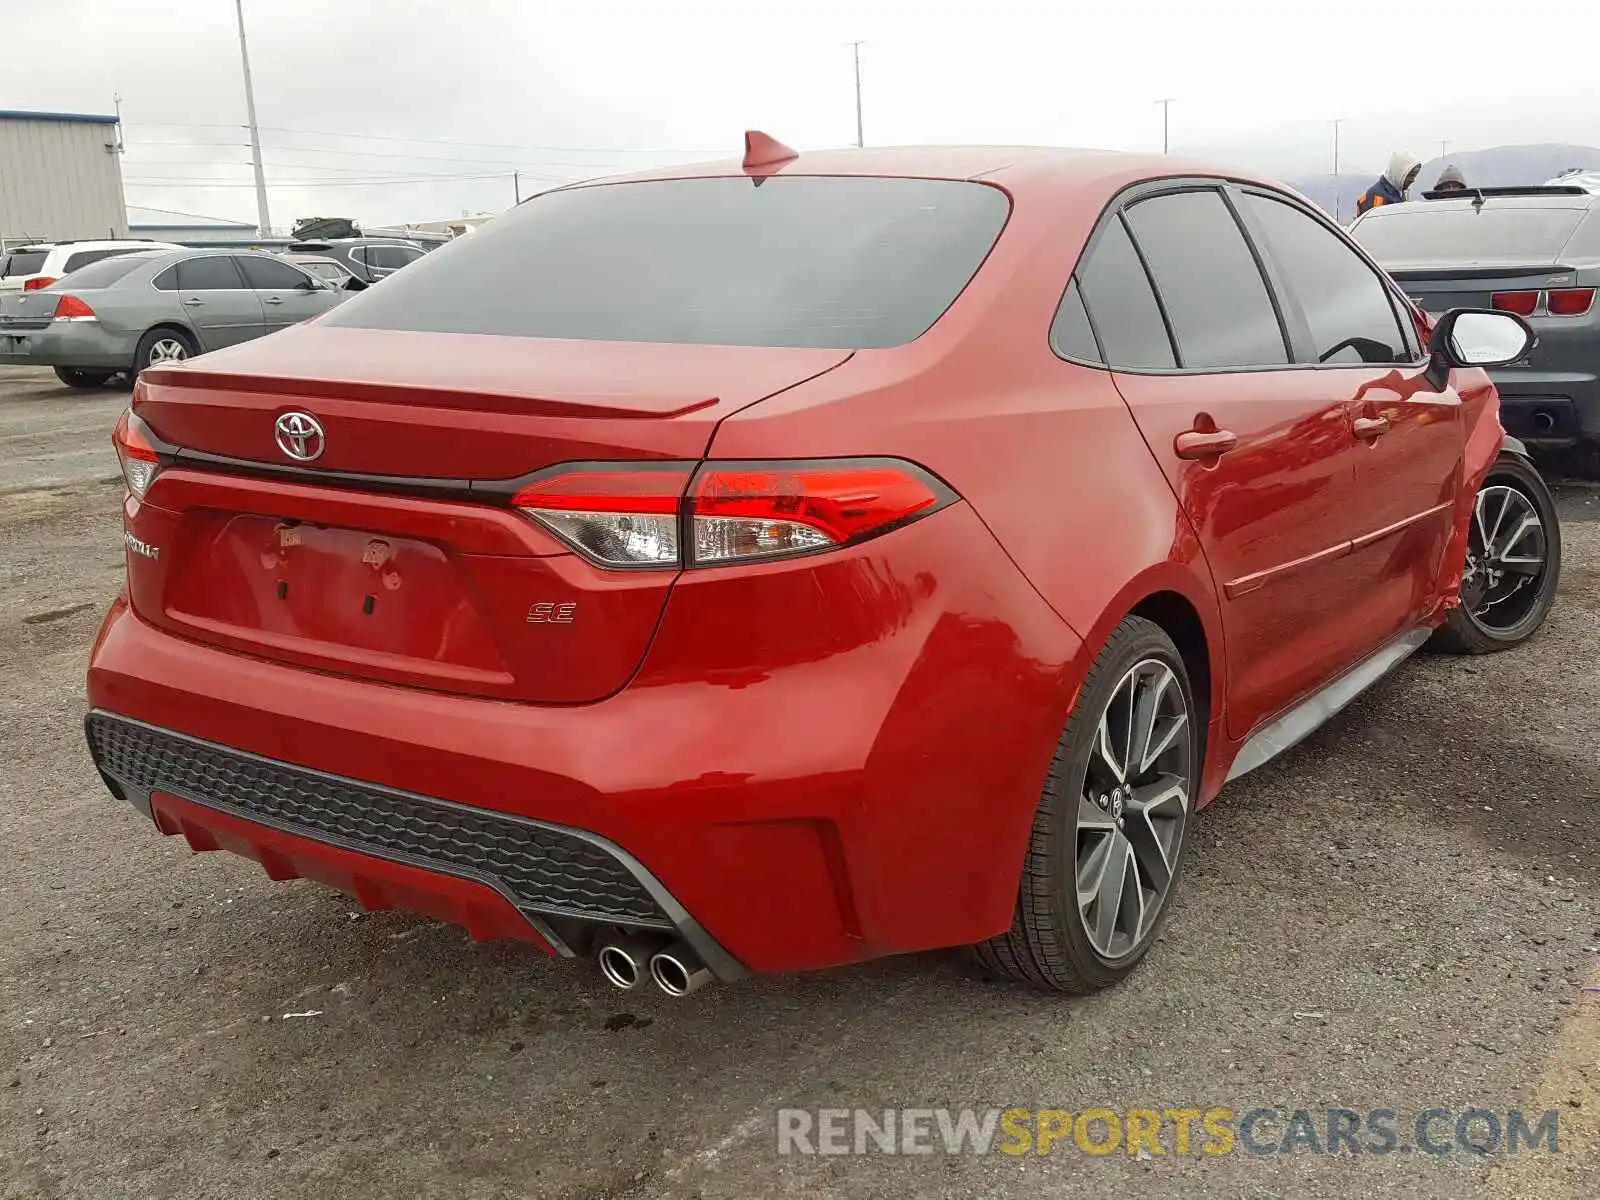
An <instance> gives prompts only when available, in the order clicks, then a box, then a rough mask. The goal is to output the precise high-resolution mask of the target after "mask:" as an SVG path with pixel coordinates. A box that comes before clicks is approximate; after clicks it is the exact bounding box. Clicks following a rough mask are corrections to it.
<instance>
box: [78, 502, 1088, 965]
mask: <svg viewBox="0 0 1600 1200" xmlns="http://www.w3.org/2000/svg"><path fill="white" fill-rule="evenodd" d="M817 561H818V562H821V561H824V560H817ZM825 561H826V563H827V566H826V569H825V570H823V569H819V568H817V567H816V566H814V565H802V566H800V567H795V566H789V567H783V566H781V565H779V564H769V565H766V566H762V567H752V568H739V569H734V570H729V571H715V572H701V573H691V574H690V575H687V576H685V577H684V578H683V580H682V581H680V583H679V584H678V585H677V586H676V587H675V590H674V593H673V596H672V598H671V599H670V600H669V602H668V605H667V610H666V612H665V613H664V615H663V618H662V623H661V628H660V630H659V632H658V633H657V636H656V638H655V641H654V643H653V644H652V646H651V649H650V652H649V654H648V655H647V656H646V660H645V663H644V665H643V667H642V668H641V670H640V673H639V675H638V676H637V677H636V678H635V679H634V681H633V682H632V683H631V684H630V685H629V686H628V687H627V688H625V689H624V690H623V691H622V692H620V693H618V694H617V695H615V696H613V697H612V698H610V699H609V700H605V701H602V702H599V703H595V704H587V705H571V706H536V705H526V704H517V703H507V702H499V701H490V700H481V699H476V698H469V697H462V696H451V695H445V694H441V693H437V692H430V691H424V690H420V689H413V688H404V687H396V686H391V685H385V684H379V683H372V682H367V681H361V680H354V679H348V678H342V677H339V676H335V675H331V674H327V673H324V672H316V671H310V670H306V669H302V668H297V667H294V666H290V665H285V664H279V663H272V662H266V661H262V660H260V659H256V658H252V657H247V656H244V655H240V654H236V653H232V652H229V651H225V650H220V649H217V648H213V647H209V646H204V645H200V644H197V643H195V642H192V641H188V640H186V639H183V638H179V637H175V636H173V635H171V634H169V633H166V632H163V631H161V630H158V629H156V628H154V627H152V626H150V625H149V624H147V623H146V622H144V621H142V620H141V619H139V618H138V617H137V616H136V615H134V614H133V613H132V612H131V611H130V610H129V609H128V608H127V606H126V604H125V603H124V602H119V603H118V604H117V605H116V606H114V607H113V610H112V612H111V613H110V614H109V615H108V617H107V619H106V623H105V626H104V628H103V630H102V633H101V638H100V640H99V642H98V643H97V645H96V648H95V652H94V655H93V657H92V661H91V665H90V671H89V698H90V704H91V708H92V709H94V710H97V714H98V715H92V716H91V721H95V720H101V721H113V720H115V719H116V718H125V719H126V721H124V722H123V724H124V725H126V723H127V721H132V722H138V723H139V725H138V726H134V728H136V729H137V728H141V727H150V732H151V733H153V735H154V736H158V737H162V738H168V739H170V738H173V737H176V738H177V739H178V740H179V741H180V742H182V743H183V744H185V745H188V746H191V747H194V746H196V745H197V744H198V746H199V749H200V750H201V751H203V752H204V753H205V754H212V755H222V756H224V757H226V758H227V759H228V760H229V762H231V763H232V764H234V765H232V766H229V769H228V772H227V773H226V779H224V780H223V781H222V783H220V784H219V783H218V782H217V780H218V776H217V774H216V772H215V771H210V772H207V771H201V772H199V773H198V774H197V775H196V774H191V775H190V776H188V777H187V778H189V779H190V782H189V783H187V784H185V783H184V782H183V778H185V777H184V776H181V775H180V776H179V777H178V780H177V781H176V782H174V781H173V779H172V777H171V775H170V774H169V775H162V774H161V773H160V772H159V771H156V772H154V773H150V774H146V775H144V776H143V777H142V778H141V779H135V780H131V781H129V782H131V783H134V784H136V785H139V786H136V787H135V788H134V789H133V791H134V792H135V795H134V796H132V797H130V798H133V799H135V801H136V802H139V801H140V795H139V792H140V791H141V790H142V789H143V788H148V790H149V799H148V801H147V803H148V804H149V805H150V808H151V810H152V815H153V817H154V818H155V820H156V822H157V823H158V825H160V826H161V827H162V828H163V829H165V830H167V831H168V832H181V833H183V834H185V835H186V836H188V837H189V840H190V841H191V843H192V844H195V843H198V844H200V845H201V846H204V845H206V844H207V842H208V840H211V841H215V842H216V843H217V844H218V845H220V846H222V847H223V848H228V849H234V850H242V851H243V852H245V853H247V854H249V855H250V856H251V857H254V858H257V859H258V860H259V861H261V862H262V863H263V864H264V865H265V866H266V868H267V870H268V872H269V874H271V873H274V871H275V870H276V871H278V872H279V873H282V872H283V871H285V870H289V869H292V873H294V874H301V875H309V876H311V877H313V878H319V879H324V880H325V881H327V882H332V883H334V884H335V885H336V886H342V887H344V888H345V890H347V891H352V892H354V893H355V894H356V895H357V896H358V897H362V898H363V899H366V898H367V897H366V896H363V890H362V889H363V888H366V889H367V890H368V895H370V896H372V897H373V898H374V899H375V900H376V901H377V904H378V905H379V906H385V905H401V906H404V907H409V908H415V909H419V910H420V911H424V912H429V913H431V914H432V915H435V916H443V917H446V918H447V919H452V920H457V921H458V922H460V923H462V924H466V925H467V926H468V928H469V929H474V930H475V932H477V931H483V935H485V936H504V935H506V932H505V931H506V929H507V928H508V922H512V923H514V922H515V921H516V920H517V919H518V918H519V917H521V918H522V919H524V920H525V921H526V918H527V917H529V916H530V915H531V916H532V917H533V918H535V920H540V921H544V922H545V923H546V924H547V925H548V926H550V927H551V928H552V929H554V930H555V931H556V933H557V940H571V939H566V938H565V937H564V933H563V931H564V930H565V929H566V928H567V926H566V925H564V924H563V922H566V921H569V920H578V921H585V920H587V921H591V922H603V923H606V924H618V925H629V924H646V925H647V926H648V925H649V924H650V922H649V921H647V920H641V919H639V918H640V915H641V914H639V913H631V914H630V913H619V912H618V911H615V910H605V911H594V912H584V911H581V910H582V905H581V904H579V905H574V904H572V903H565V904H563V903H551V902H549V901H550V897H549V894H546V895H544V896H543V897H538V896H535V897H533V898H532V899H531V900H530V898H529V894H528V893H527V892H525V891H524V890H523V888H522V886H521V885H520V884H518V883H517V882H516V880H515V879H511V880H510V882H508V879H509V878H510V876H511V875H514V874H515V872H514V871H511V870H508V869H507V868H505V866H504V864H503V863H502V864H501V866H500V867H497V868H495V869H494V870H487V871H486V870H482V869H477V871H476V873H475V874H474V873H473V872H472V871H467V872H466V873H463V870H462V869H461V868H462V864H461V863H460V862H459V861H455V862H452V863H449V864H446V863H442V862H441V861H440V860H439V859H438V858H437V857H433V858H430V857H428V856H426V855H424V856H421V857H417V856H414V855H411V854H408V853H406V852H404V847H402V848H401V849H400V851H398V852H397V851H396V850H395V849H394V846H393V844H392V843H389V844H388V850H387V852H385V850H384V847H383V846H381V845H377V844H376V843H375V841H374V839H373V838H372V836H371V835H370V830H368V832H366V833H362V836H361V837H356V838H354V839H351V838H341V837H340V836H338V834H339V832H340V831H339V829H337V828H334V827H331V826H330V825H329V824H328V823H327V822H326V821H325V820H322V819H321V818H317V819H308V818H307V817H306V814H305V813H304V812H303V811H301V812H300V813H299V815H298V817H296V816H295V815H294V814H293V813H291V814H290V819H287V820H286V819H284V818H285V811H286V810H285V808H284V806H283V805H281V804H279V805H277V806H276V807H274V806H273V805H267V804H263V803H262V802H261V801H260V800H259V797H254V796H250V795H246V796H245V797H244V800H243V801H241V800H240V799H239V792H238V791H237V790H234V791H233V792H232V793H230V791H229V788H230V787H232V788H235V789H237V788H238V787H243V788H245V790H246V792H250V791H252V790H255V791H259V790H260V789H261V788H262V787H263V786H264V785H263V781H262V779H261V778H260V774H261V772H263V771H264V772H266V773H267V775H269V776H272V779H268V780H266V783H267V784H270V785H271V786H270V787H267V789H266V790H268V791H276V792H280V793H281V792H283V791H284V790H285V786H286V785H285V784H284V783H283V781H282V778H281V777H282V776H283V775H285V774H287V775H288V776H290V777H291V778H289V780H288V785H292V786H288V790H289V791H291V792H293V791H295V790H296V788H297V787H303V786H305V785H307V782H308V781H310V782H312V783H314V782H315V781H316V780H319V779H320V780H322V781H324V782H327V781H331V783H332V784H334V785H338V786H340V787H344V788H347V789H356V790H358V791H360V792H362V793H363V794H373V793H376V794H379V795H382V796H388V797H400V798H402V799H403V800H404V801H406V802H407V803H410V804H423V805H428V806H437V805H444V806H446V807H447V808H451V809H454V810H455V815H454V817H452V820H453V821H455V823H456V824H457V825H459V824H460V823H461V821H462V820H463V819H468V820H470V819H475V818H487V819H489V820H490V821H495V820H509V821H511V822H514V823H519V827H520V828H523V829H525V830H526V829H532V830H534V831H535V832H539V831H544V832H549V831H551V830H554V832H555V833H557V834H560V835H561V836H565V837H569V838H577V839H579V840H580V841H583V842H585V843H586V844H587V845H588V846H590V847H593V848H595V849H596V850H598V851H599V852H600V853H601V854H602V855H604V856H606V858H607V859H608V861H609V862H611V863H612V864H621V866H622V868H623V869H624V871H625V872H626V874H627V877H628V878H630V879H632V880H633V881H636V882H637V883H638V884H639V885H640V886H641V887H642V888H643V891H644V892H645V893H647V894H649V896H650V898H651V899H652V900H653V901H654V902H655V903H656V905H657V906H658V908H659V910H660V912H661V913H662V914H663V916H664V918H665V920H666V921H667V922H668V923H669V924H670V925H671V926H672V927H674V928H677V929H679V930H680V932H683V933H684V934H685V936H686V939H687V940H690V941H691V943H693V942H694V940H695V938H694V932H695V931H696V930H699V931H702V932H703V935H704V943H703V944H706V945H711V946H713V947H715V948H720V949H722V950H723V951H725V952H726V960H725V961H724V962H723V964H722V967H721V968H720V969H719V973H720V974H732V973H737V972H738V970H739V968H740V966H741V965H742V966H743V967H744V968H748V969H751V970H758V971H779V970H797V969H804V968H812V967H822V966H829V965H833V964H837V963H843V962H849V961H854V960H858V959H863V958H869V957H875V956H878V955H882V954H888V953H896V952H901V951H909V950H919V949H928V948H933V947H938V946H948V945H957V944H963V943H968V942H973V941H978V940H981V939H983V938H985V937H988V936H991V935H993V934H995V933H997V932H999V931H1000V930H1002V929H1004V928H1005V927H1006V926H1007V925H1008V924H1009V922H1010V919H1011V912H1012V908H1013V906H1014V903H1015V899H1016V888H1017V880H1018V875H1019V871H1020V867H1021V863H1022V856H1023V852H1024V848H1025V846H1026V842H1027V836H1028V831H1029V828H1030V826H1031V822H1032V818H1033V811H1034V807H1035V805H1036V804H1037V800H1038V795H1039V789H1040V787H1041V785H1042V783H1043V780H1044V777H1045V773H1046V770H1047V768H1048V764H1049V759H1050V755H1051V753H1052V752H1053V750H1054V746H1055V742H1056V739H1057V737H1058V736H1059V733H1060V730H1061V727H1062V724H1063V722H1064V720H1065V715H1066V709H1067V706H1068V704H1069V701H1070V697H1071V696H1072V695H1073V694H1074V692H1075V689H1076V686H1077V683H1078V681H1079V680H1080V679H1081V672H1082V671H1083V670H1084V669H1086V664H1084V663H1083V662H1082V658H1083V655H1082V646H1081V643H1080V642H1079V641H1078V639H1077V638H1076V636H1075V635H1074V634H1073V633H1072V632H1071V631H1070V630H1069V629H1067V627H1066V626H1065V624H1064V623H1063V622H1061V620H1060V619H1059V617H1057V616H1056V615H1055V614H1054V612H1052V611H1051V610H1050V609H1049V608H1048V607H1047V606H1046V605H1045V604H1044V602H1043V601H1042V600H1041V599H1040V598H1039V597H1038V595H1037V594H1036V593H1035V592H1034V591H1033V590H1032V588H1031V587H1030V586H1029V585H1028V584H1027V582H1026V581H1025V580H1024V579H1023V578H1022V577H1021V575H1020V574H1019V573H1018V572H1017V570H1016V568H1015V567H1014V566H1013V565H1012V564H1011V563H1010V561H1009V559H1007V558H1006V557H1005V556H1004V554H1003V553H1002V552H1001V551H1000V550H999V548H998V546H997V545H996V544H995V543H994V540H993V538H992V537H991V536H990V535H989V534H988V532H987V530H986V529H984V528H983V526H982V524H981V522H979V521H978V519H977V517H976V516H975V515H974V514H973V513H972V512H971V511H970V509H968V508H967V507H966V506H965V505H961V504H958V505H955V506H953V507H952V508H950V509H947V510H945V511H944V512H941V513H939V514H936V515H935V516H933V517H930V518H928V519H926V520H924V521H921V522H918V523H917V524H915V525H913V526H910V527H908V528H906V529H903V530H899V531H897V532H895V533H892V534H889V535H887V536H885V537H883V538H879V539H876V540H875V541H873V542H869V543H866V544H865V545H863V546H861V547H857V548H855V549H853V550H847V551H841V552H839V553H837V554H834V555H830V556H828V557H827V559H826V560H825ZM710 613H714V614H716V616H715V618H714V619H708V618H707V617H705V616H703V615H700V614H710ZM91 732H92V729H91ZM100 757H101V759H102V768H103V770H105V772H106V774H107V775H108V776H109V777H111V778H112V779H113V780H116V779H117V771H118V768H117V766H116V764H115V763H114V762H112V761H111V760H110V758H109V757H108V756H107V755H106V754H104V752H103V750H102V752H101V755H100ZM121 770H122V773H123V774H124V775H128V774H138V772H137V771H135V770H134V769H132V768H130V767H127V766H126V765H124V766H123V767H122V768H121ZM252 771H254V772H255V773H256V775H257V778H256V779H255V782H254V783H252V782H251V780H250V776H251V774H252ZM195 779H198V780H199V782H198V783H196V782H194V781H193V780H195ZM273 779H277V780H278V782H273ZM241 780H242V781H243V782H242V783H241V782H240V781H241ZM230 781H231V782H230ZM224 785H225V786H224ZM319 786H320V785H319ZM207 789H210V791H209V792H208V790H207ZM117 790H120V791H123V792H124V793H125V794H126V792H127V791H128V790H129V789H128V788H127V787H126V786H125V785H124V784H123V783H121V782H119V785H118V789H117ZM229 794H232V795H233V796H234V797H235V799H234V800H233V801H232V802H230V801H229V800H228V795H229ZM402 817H403V819H404V820H406V821H411V820H413V819H414V818H415V817H416V814H415V813H412V812H408V813H404V814H402ZM362 819H363V818H362V816H361V814H357V816H356V818H354V823H353V824H351V825H349V827H348V828H349V829H356V830H357V831H358V832H361V831H362V830H363V829H364V828H366V827H363V826H362V825H361V820H362ZM345 832H348V829H346V830H345ZM378 840H379V841H381V840H382V839H378ZM375 849H376V852H375ZM263 850H264V851H265V853H263V852H262V851H263ZM468 865H469V866H471V865H472V864H468ZM476 866H477V868H481V867H482V863H481V862H480V863H478V864H476ZM533 874H538V872H537V871H535V872H533ZM399 876H404V879H403V880H401V879H399ZM523 876H524V877H529V872H527V871H524V872H523ZM429 880H433V881H436V883H437V887H436V888H434V890H432V891H431V892H430V891H429V883H428V881H429ZM374 887H375V888H376V889H377V890H376V892H374V891H373V890H372V889H373V888H374ZM419 889H420V891H421V892H428V894H429V896H431V897H432V898H431V899H429V900H428V901H427V903H422V902H419V901H418V900H417V898H416V897H417V895H418V894H419ZM580 890H581V889H580ZM407 896H410V897H411V898H410V899H407V898H406V897H407ZM462 904H467V909H465V910H462V909H461V908H460V906H461V905H462ZM452 906H455V907H454V908H452ZM657 927H660V925H659V922H658V923H657ZM534 932H535V933H536V934H537V933H538V929H537V925H535V926H534ZM511 936H519V935H517V934H512V935H511ZM520 936H526V934H525V933H524V934H522V935H520ZM529 940H544V941H546V942H550V941H551V939H550V937H549V930H547V931H546V933H545V934H544V935H540V936H539V937H534V938H530V939H529ZM554 948H555V949H557V950H558V951H559V950H560V949H561V947H560V946H559V945H557V946H555V947H554ZM715 954H716V950H715V949H713V950H711V952H710V953H709V954H708V955H707V957H708V964H710V965H713V967H714V969H717V967H716V964H715V962H714V961H713V959H714V958H715Z"/></svg>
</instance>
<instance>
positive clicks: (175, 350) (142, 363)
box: [133, 328, 199, 379]
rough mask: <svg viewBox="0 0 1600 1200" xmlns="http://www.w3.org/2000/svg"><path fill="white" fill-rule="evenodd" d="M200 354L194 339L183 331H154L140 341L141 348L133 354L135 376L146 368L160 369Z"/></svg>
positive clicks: (164, 329)
mask: <svg viewBox="0 0 1600 1200" xmlns="http://www.w3.org/2000/svg"><path fill="white" fill-rule="evenodd" d="M198 352H199V348H198V347H197V346H196V345H195V341H194V338H192V337H190V336H189V335H188V334H187V333H185V332H183V330H181V329H169V328H161V329H152V330H150V332H149V333H147V334H145V335H144V336H143V337H142V338H140V339H139V348H138V349H137V350H135V351H134V352H133V376H134V378H136V379H137V378H138V376H139V373H140V372H141V371H143V370H144V369H145V368H146V367H159V366H164V365H166V364H168V363H175V362H182V361H183V360H184V359H188V358H193V357H194V356H195V355H196V354H197V353H198Z"/></svg>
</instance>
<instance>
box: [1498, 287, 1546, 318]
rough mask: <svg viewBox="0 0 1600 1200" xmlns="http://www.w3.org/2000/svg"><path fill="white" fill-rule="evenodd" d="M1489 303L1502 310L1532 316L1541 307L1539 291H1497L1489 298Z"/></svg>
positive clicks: (1522, 315)
mask: <svg viewBox="0 0 1600 1200" xmlns="http://www.w3.org/2000/svg"><path fill="white" fill-rule="evenodd" d="M1489 303H1490V304H1492V305H1493V306H1494V307H1495V308H1498V309H1499V310H1500V311H1501V312H1508V313H1516V314H1517V316H1519V317H1531V316H1533V310H1534V309H1536V308H1538V307H1539V293H1538V292H1496V293H1494V295H1493V296H1491V297H1490V298H1489Z"/></svg>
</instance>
